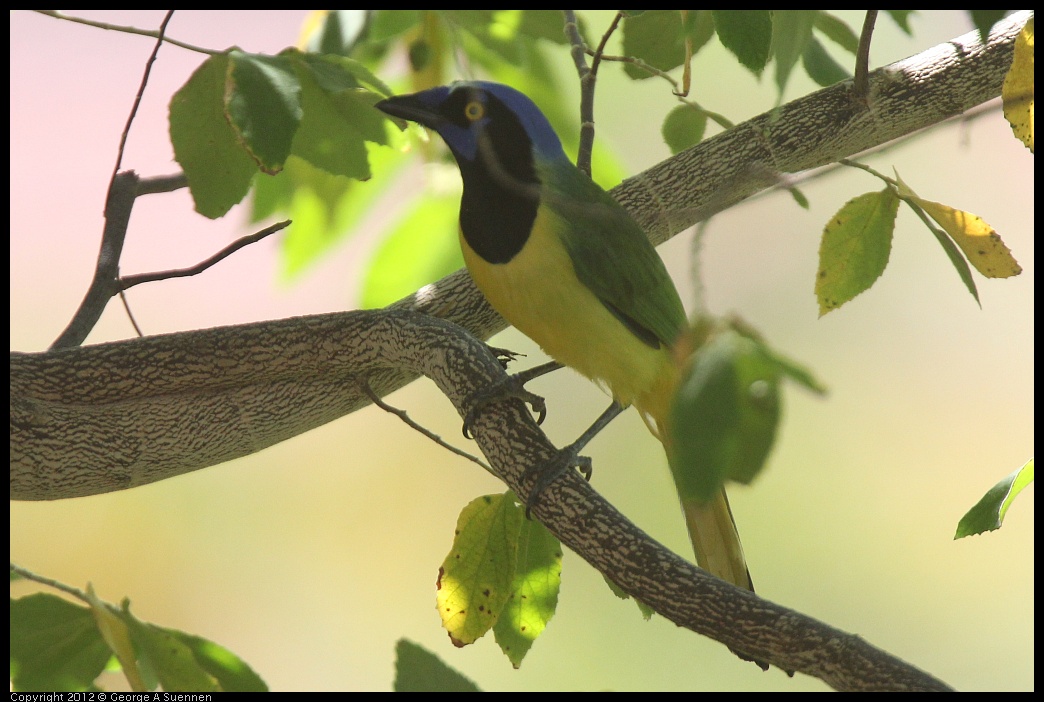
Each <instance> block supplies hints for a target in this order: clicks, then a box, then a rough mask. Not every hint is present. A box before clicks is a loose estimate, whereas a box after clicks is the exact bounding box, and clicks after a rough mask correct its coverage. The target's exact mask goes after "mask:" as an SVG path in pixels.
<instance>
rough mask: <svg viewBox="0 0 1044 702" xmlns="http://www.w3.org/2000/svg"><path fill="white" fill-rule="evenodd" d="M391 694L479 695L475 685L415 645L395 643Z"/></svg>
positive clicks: (402, 641)
mask: <svg viewBox="0 0 1044 702" xmlns="http://www.w3.org/2000/svg"><path fill="white" fill-rule="evenodd" d="M392 689H393V690H394V691H395V692H482V690H480V689H479V687H478V685H476V684H475V683H473V682H471V680H468V679H467V678H466V677H464V676H463V675H461V674H460V673H459V672H457V671H456V670H454V669H453V668H450V667H449V666H448V665H446V664H445V663H443V662H442V660H441V659H440V658H439V657H438V656H436V655H435V654H434V653H431V652H430V651H428V650H427V649H426V648H424V647H423V646H421V645H419V644H415V643H413V642H412V641H407V640H406V639H399V641H398V642H397V643H396V644H395V684H394V687H393V688H392Z"/></svg>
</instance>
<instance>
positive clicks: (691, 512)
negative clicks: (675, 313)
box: [635, 368, 754, 592]
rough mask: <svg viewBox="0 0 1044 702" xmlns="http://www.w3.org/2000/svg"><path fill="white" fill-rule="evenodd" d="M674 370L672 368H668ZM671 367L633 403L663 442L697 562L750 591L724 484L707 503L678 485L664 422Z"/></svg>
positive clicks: (672, 385) (671, 388)
mask: <svg viewBox="0 0 1044 702" xmlns="http://www.w3.org/2000/svg"><path fill="white" fill-rule="evenodd" d="M673 370H674V369H673V368H672V369H671V371H673ZM671 371H667V372H665V373H663V374H662V375H661V378H660V383H659V384H658V386H657V387H656V388H655V389H654V390H653V391H652V392H650V393H649V394H647V395H645V396H644V397H641V398H637V399H636V402H635V405H637V407H638V409H639V411H640V412H641V414H642V418H643V419H644V420H645V423H646V425H647V426H648V427H649V430H650V431H651V432H652V433H653V435H655V436H656V438H658V439H659V440H660V441H661V442H662V443H663V447H664V450H665V451H666V452H667V461H668V463H669V464H670V467H671V474H672V475H673V476H674V478H675V484H676V486H677V487H678V488H679V490H678V496H679V498H680V499H681V506H682V512H684V514H685V525H686V527H688V530H689V540H690V541H692V550H693V552H694V553H695V554H696V564H697V565H698V566H699V567H700V568H703V569H704V570H706V571H707V572H709V573H710V574H711V575H715V576H717V577H719V578H721V579H722V580H726V581H728V582H730V583H732V584H733V585H736V586H737V587H742V588H746V589H748V590H750V591H751V592H753V591H754V583H753V582H752V581H751V579H750V571H749V570H748V569H747V560H746V558H744V556H743V545H742V544H741V543H740V537H739V531H738V530H737V529H736V520H735V519H733V517H732V508H731V507H729V498H728V495H726V494H725V488H722V489H721V490H719V491H718V494H717V495H715V497H714V499H712V500H711V501H710V502H707V503H703V502H700V501H698V500H695V499H693V498H692V497H691V496H688V495H686V494H685V493H686V492H687V491H683V490H682V489H681V481H680V480H679V474H680V471H684V470H685V467H684V466H678V465H676V464H675V462H674V460H673V457H672V452H671V441H670V435H669V433H668V431H667V428H668V424H667V422H666V418H667V417H668V416H669V412H670V404H671V400H672V398H673V396H674V389H675V386H676V382H677V376H676V375H675V373H674V372H671Z"/></svg>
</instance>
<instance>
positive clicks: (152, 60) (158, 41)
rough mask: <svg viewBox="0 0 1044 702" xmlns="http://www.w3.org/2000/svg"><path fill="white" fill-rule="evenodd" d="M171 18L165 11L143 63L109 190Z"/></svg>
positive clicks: (169, 13) (121, 161)
mask: <svg viewBox="0 0 1044 702" xmlns="http://www.w3.org/2000/svg"><path fill="white" fill-rule="evenodd" d="M172 17H174V10H167V14H166V15H164V16H163V21H162V22H160V28H159V33H158V36H157V37H156V45H155V46H154V47H152V53H151V54H149V58H148V60H147V61H146V62H145V74H144V75H143V76H142V77H141V85H139V86H138V94H137V95H135V96H134V104H133V105H132V106H131V111H130V114H129V115H127V124H126V125H124V127H123V132H122V133H121V134H120V146H119V148H118V149H117V150H116V165H115V166H114V167H113V169H112V178H110V179H109V188H112V182H113V181H114V180H116V174H117V173H119V172H120V166H121V165H122V164H123V150H124V148H126V146H127V137H128V136H129V135H130V128H131V125H132V124H133V123H134V116H135V115H136V114H138V106H139V105H140V104H141V98H142V96H143V95H144V94H145V86H146V85H148V84H149V74H150V73H151V72H152V64H154V63H155V62H156V56H157V54H159V50H160V47H161V46H163V35H164V34H165V33H166V31H167V24H168V23H170V20H171V18H172Z"/></svg>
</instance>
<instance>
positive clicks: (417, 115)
mask: <svg viewBox="0 0 1044 702" xmlns="http://www.w3.org/2000/svg"><path fill="white" fill-rule="evenodd" d="M428 97H430V96H429V95H428V94H427V92H425V93H416V94H414V95H397V96H395V97H390V98H387V99H386V100H381V101H380V102H378V103H377V104H375V105H374V107H376V108H377V109H378V110H380V111H381V112H383V113H385V114H387V115H391V116H392V117H398V118H399V119H405V120H408V121H410V122H416V123H417V124H421V125H423V126H425V127H428V128H429V129H437V128H438V125H439V123H440V122H441V121H442V115H441V114H440V113H439V112H438V109H437V107H436V105H434V104H432V103H431V101H430V99H425V98H428Z"/></svg>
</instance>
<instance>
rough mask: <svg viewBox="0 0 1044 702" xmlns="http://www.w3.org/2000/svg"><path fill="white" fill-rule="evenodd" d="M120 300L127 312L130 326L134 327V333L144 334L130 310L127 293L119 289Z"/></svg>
mask: <svg viewBox="0 0 1044 702" xmlns="http://www.w3.org/2000/svg"><path fill="white" fill-rule="evenodd" d="M119 295H120V302H122V303H123V311H124V312H126V313H127V319H129V320H130V323H131V326H132V327H134V333H135V334H137V335H138V336H145V332H143V331H142V330H141V327H139V326H138V320H136V319H135V318H134V313H133V312H131V308H130V302H129V301H128V300H127V293H126V292H124V291H123V290H120V293H119Z"/></svg>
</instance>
